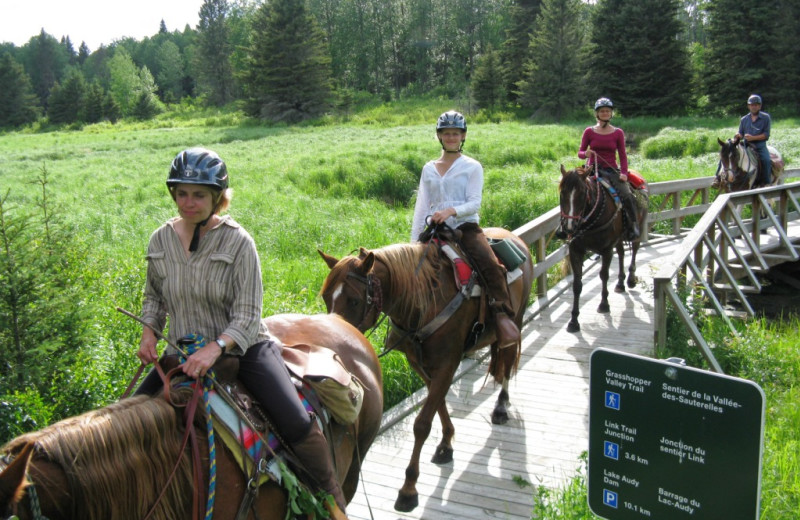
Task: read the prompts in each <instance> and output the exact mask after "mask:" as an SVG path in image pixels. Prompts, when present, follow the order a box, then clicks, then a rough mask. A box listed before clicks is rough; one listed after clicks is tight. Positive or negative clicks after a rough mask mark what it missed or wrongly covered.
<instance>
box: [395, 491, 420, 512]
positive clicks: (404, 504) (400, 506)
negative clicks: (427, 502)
mask: <svg viewBox="0 0 800 520" xmlns="http://www.w3.org/2000/svg"><path fill="white" fill-rule="evenodd" d="M418 505H419V495H417V494H416V493H414V494H413V495H408V496H406V495H403V493H398V494H397V500H396V501H395V503H394V509H395V511H400V512H401V513H408V512H409V511H413V510H414V508H415V507H417V506H418Z"/></svg>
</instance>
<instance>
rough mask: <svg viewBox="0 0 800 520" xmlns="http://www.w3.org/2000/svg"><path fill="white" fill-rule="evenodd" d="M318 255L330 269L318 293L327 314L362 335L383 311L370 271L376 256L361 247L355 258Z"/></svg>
mask: <svg viewBox="0 0 800 520" xmlns="http://www.w3.org/2000/svg"><path fill="white" fill-rule="evenodd" d="M317 252H318V253H319V255H320V256H321V257H322V259H323V260H325V263H326V264H328V267H329V268H330V270H331V272H330V273H329V274H328V277H327V278H326V279H325V283H324V284H323V285H322V289H321V290H320V295H321V296H322V299H323V300H324V301H325V307H326V308H327V310H328V313H330V314H338V315H340V316H341V317H343V318H344V319H345V321H347V322H349V323H351V324H352V325H354V326H355V327H356V328H358V330H360V331H361V332H364V331H365V330H367V329H369V328H370V327H372V326H373V325H375V323H376V322H377V321H378V317H379V316H380V313H381V311H382V308H381V307H382V305H381V285H380V281H379V280H378V278H377V277H376V276H375V273H374V272H373V269H372V268H373V266H374V264H375V255H374V254H373V253H372V252H371V251H367V250H366V249H364V248H363V247H362V248H361V249H360V251H359V256H358V257H355V256H347V257H345V258H342V259H341V260H338V259H337V258H334V257H333V256H330V255H328V254H325V253H324V252H322V251H320V250H317Z"/></svg>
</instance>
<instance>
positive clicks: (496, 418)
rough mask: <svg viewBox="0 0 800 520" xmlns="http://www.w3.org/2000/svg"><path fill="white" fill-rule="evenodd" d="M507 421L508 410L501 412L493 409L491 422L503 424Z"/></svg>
mask: <svg viewBox="0 0 800 520" xmlns="http://www.w3.org/2000/svg"><path fill="white" fill-rule="evenodd" d="M507 422H508V412H506V411H505V410H503V411H502V412H498V411H497V410H495V411H494V412H492V424H505V423H507Z"/></svg>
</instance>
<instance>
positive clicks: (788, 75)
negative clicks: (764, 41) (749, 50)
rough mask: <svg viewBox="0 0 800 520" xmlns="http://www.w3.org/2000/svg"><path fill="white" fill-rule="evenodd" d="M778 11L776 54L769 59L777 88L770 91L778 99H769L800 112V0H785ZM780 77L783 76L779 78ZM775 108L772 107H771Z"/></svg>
mask: <svg viewBox="0 0 800 520" xmlns="http://www.w3.org/2000/svg"><path fill="white" fill-rule="evenodd" d="M778 12H779V13H781V16H779V17H777V19H776V20H774V24H775V32H774V33H773V35H772V36H773V38H775V53H774V55H773V56H771V57H770V58H769V64H768V65H769V66H770V68H771V70H770V72H771V75H772V76H773V78H776V79H775V80H774V81H773V87H772V88H770V89H769V91H768V92H767V95H768V96H772V95H773V94H774V96H775V98H774V99H770V98H769V97H768V98H767V100H768V101H769V103H770V106H776V105H781V106H782V107H783V108H784V109H786V111H787V112H791V113H794V114H796V113H798V112H799V111H800V47H798V45H797V42H798V41H800V4H799V3H798V2H796V1H791V0H782V1H781V2H780V7H779V9H778ZM777 78H780V79H777ZM770 110H771V109H770Z"/></svg>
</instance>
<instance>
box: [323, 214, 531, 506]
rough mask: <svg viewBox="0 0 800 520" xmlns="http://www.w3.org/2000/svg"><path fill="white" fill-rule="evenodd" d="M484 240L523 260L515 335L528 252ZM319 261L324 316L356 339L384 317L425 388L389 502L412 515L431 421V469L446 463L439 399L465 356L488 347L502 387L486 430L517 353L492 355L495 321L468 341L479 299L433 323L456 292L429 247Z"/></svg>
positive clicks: (391, 344)
mask: <svg viewBox="0 0 800 520" xmlns="http://www.w3.org/2000/svg"><path fill="white" fill-rule="evenodd" d="M484 233H485V234H486V236H487V237H489V238H495V239H504V238H508V239H510V240H513V241H514V243H515V244H516V245H517V246H518V247H519V249H521V250H522V251H523V252H524V254H525V261H524V262H523V264H522V265H521V266H520V269H521V271H522V273H521V276H519V277H518V278H517V279H516V280H515V281H513V282H512V283H511V284H509V294H510V296H511V304H512V307H513V308H514V310H515V314H514V315H513V316H511V318H512V319H513V320H514V321H515V322H516V324H517V326H519V327H520V328H521V327H522V319H523V316H524V314H525V309H526V307H527V305H528V298H529V297H530V293H531V284H532V281H533V263H532V261H531V256H530V251H529V250H528V247H527V245H526V244H525V243H524V242H523V241H522V240H521V239H520V238H519V237H517V236H515V235H514V234H513V233H511V232H510V231H507V230H504V229H500V228H487V229H485V230H484ZM320 255H321V256H322V258H323V259H324V260H325V262H326V263H327V264H328V267H330V269H331V271H330V273H329V274H328V277H327V278H326V280H325V283H324V284H323V287H322V290H321V294H322V297H323V299H324V300H325V305H326V306H327V308H328V311H329V312H332V313H337V314H340V315H342V316H343V317H344V318H345V319H346V320H347V321H348V322H350V323H352V324H354V325H356V326H357V327H358V328H359V329H360V330H362V331H363V330H366V329H369V328H371V327H373V326H374V325H375V323H376V322H377V320H378V318H379V316H380V315H381V313H382V312H384V313H385V314H386V315H387V316H388V317H389V318H390V319H391V323H392V326H391V329H390V332H389V335H388V337H387V340H386V344H387V348H388V349H397V350H399V351H401V352H403V353H404V354H405V356H406V358H407V359H408V362H409V364H410V365H411V367H412V368H413V369H414V371H416V372H417V373H418V374H419V375H420V377H421V378H422V379H423V381H424V382H425V385H426V387H427V390H428V397H427V399H426V400H425V403H424V404H423V406H422V408H421V409H420V411H419V414H418V415H417V418H416V420H415V421H414V449H413V452H412V455H411V460H410V461H409V464H408V467H407V468H406V479H405V482H404V483H403V486H402V488H401V489H400V491H399V493H398V497H397V501H396V502H395V509H397V510H398V511H411V510H413V509H414V508H415V507H416V506H417V505H418V504H419V496H418V493H417V489H416V482H417V478H418V477H419V458H420V453H421V450H422V445H423V444H424V442H425V440H426V439H427V438H428V435H429V434H430V431H431V424H432V422H433V417H434V415H436V414H437V413H438V415H439V420H440V422H441V425H442V440H441V442H440V443H439V445H438V446H437V448H436V452H435V454H434V456H433V459H432V462H434V463H436V464H444V463H448V462H451V461H452V460H453V448H452V444H451V442H452V439H453V435H454V433H455V428H454V426H453V423H452V421H451V419H450V415H449V413H448V411H447V404H446V403H445V396H446V394H447V391H448V389H449V388H450V385H451V384H452V381H453V376H454V374H455V371H456V369H457V368H458V365H459V363H460V361H461V360H462V359H463V357H464V356H465V355H466V354H469V353H470V352H473V351H476V350H478V349H481V348H483V347H486V346H489V345H491V360H490V364H489V372H490V373H491V374H492V376H493V377H494V380H495V381H496V382H497V383H500V384H501V385H502V390H501V391H500V395H499V397H498V399H497V402H496V404H495V408H494V411H493V413H492V422H493V423H495V424H504V423H505V422H506V421H508V410H507V406H508V404H509V397H508V382H509V380H510V378H511V377H512V375H513V373H514V371H515V370H516V368H517V365H518V363H519V356H520V349H521V345H519V344H518V345H517V346H516V348H514V347H509V348H506V349H498V348H497V347H496V338H495V331H494V323H493V321H494V320H485V325H486V328H485V329H483V331H482V332H480V331H478V332H475V333H474V334H473V331H476V330H477V329H476V328H475V327H474V326H475V324H476V323H479V321H480V320H479V316H480V309H481V302H480V298H465V299H464V300H463V302H461V304H460V306H458V308H457V310H456V311H455V312H454V313H453V314H452V315H451V316H450V317H449V318H448V319H446V320H444V319H442V318H441V317H440V316H442V311H443V309H445V308H446V307H448V305H449V304H450V303H451V302H453V300H454V298H457V296H456V295H457V294H459V289H458V287H457V284H456V281H455V277H454V274H453V267H452V265H451V264H450V261H449V260H447V259H446V258H445V256H444V255H443V254H441V253H440V252H439V250H438V248H437V247H436V246H435V245H427V244H421V243H414V244H394V245H390V246H386V247H383V248H380V249H374V250H371V251H368V250H366V249H363V248H362V249H361V250H360V253H359V255H358V256H347V257H345V258H342V259H341V260H338V259H336V258H334V257H332V256H329V255H326V254H325V253H323V252H322V251H320ZM432 323H435V324H436V328H435V330H434V331H433V332H432V333H429V334H428V333H423V331H430V330H431V327H430V324H432Z"/></svg>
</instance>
